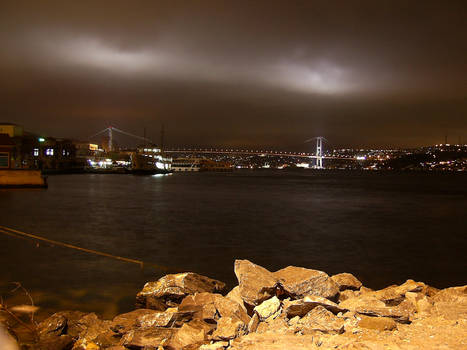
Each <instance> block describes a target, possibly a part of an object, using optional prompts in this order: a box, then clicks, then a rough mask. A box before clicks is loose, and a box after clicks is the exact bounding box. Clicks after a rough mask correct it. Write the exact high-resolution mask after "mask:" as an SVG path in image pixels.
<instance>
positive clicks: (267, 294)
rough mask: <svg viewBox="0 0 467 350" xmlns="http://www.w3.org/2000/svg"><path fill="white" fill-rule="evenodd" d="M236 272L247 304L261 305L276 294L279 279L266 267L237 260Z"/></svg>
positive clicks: (241, 292)
mask: <svg viewBox="0 0 467 350" xmlns="http://www.w3.org/2000/svg"><path fill="white" fill-rule="evenodd" d="M234 271H235V275H236V276H237V280H238V287H239V292H240V296H241V298H242V299H243V301H244V302H245V303H246V304H249V305H252V306H256V305H259V304H261V303H262V302H263V301H264V300H266V299H269V298H271V297H272V296H274V295H275V294H276V287H277V278H276V277H274V275H273V274H272V273H271V272H270V271H268V270H266V269H265V268H264V267H261V266H259V265H256V264H253V263H252V262H251V261H248V260H235V267H234Z"/></svg>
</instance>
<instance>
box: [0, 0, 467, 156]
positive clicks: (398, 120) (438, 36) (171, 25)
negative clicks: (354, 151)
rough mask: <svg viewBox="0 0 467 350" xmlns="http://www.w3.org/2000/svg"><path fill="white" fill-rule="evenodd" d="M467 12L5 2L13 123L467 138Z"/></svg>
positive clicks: (178, 132)
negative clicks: (466, 23) (466, 19)
mask: <svg viewBox="0 0 467 350" xmlns="http://www.w3.org/2000/svg"><path fill="white" fill-rule="evenodd" d="M466 9H467V5H466V4H465V2H464V1H449V2H441V1H423V2H422V1H420V2H407V1H391V2H386V1H346V2H342V1H279V2H274V3H271V2H270V1H235V2H228V1H209V0H203V1H139V2H129V1H99V2H95V1H79V2H63V1H40V2H31V1H6V2H2V11H0V43H1V44H2V51H1V53H0V94H1V96H2V103H1V104H0V112H1V114H2V117H1V118H0V120H1V121H8V122H14V123H19V124H22V125H24V126H25V128H26V129H27V130H30V131H33V132H41V133H45V134H49V135H54V136H64V137H74V138H81V139H85V138H86V137H87V136H88V135H92V134H94V133H95V132H97V131H98V130H100V129H103V128H105V127H106V126H108V125H110V124H112V125H115V126H117V127H119V128H121V129H124V130H127V131H129V132H131V133H136V134H142V132H143V129H144V128H146V130H147V132H148V135H149V136H151V137H153V138H154V139H156V140H157V138H158V136H157V135H158V133H159V129H160V125H161V123H164V124H165V125H166V130H167V142H168V144H170V145H200V146H202V145H226V146H230V145H232V146H243V145H245V146H249V145H258V146H259V145H265V146H266V145H267V146H275V147H276V148H284V149H297V150H298V149H304V148H303V147H307V145H304V144H303V141H304V140H306V139H308V138H310V137H313V136H317V135H323V136H325V137H326V138H327V139H328V140H330V142H332V144H333V145H336V146H337V145H338V146H357V147H359V146H363V145H367V146H416V145H423V144H430V143H437V142H441V141H443V140H444V137H445V135H448V137H450V138H451V140H452V142H457V141H458V140H459V139H464V140H467V99H466V95H467V65H466V62H467V60H466V57H467V30H466V25H465V18H466V16H467V11H466Z"/></svg>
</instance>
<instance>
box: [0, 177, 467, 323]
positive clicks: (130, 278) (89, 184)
mask: <svg viewBox="0 0 467 350" xmlns="http://www.w3.org/2000/svg"><path fill="white" fill-rule="evenodd" d="M466 180H467V177H466V176H465V175H462V174H413V173H404V174H398V173H384V174H382V173H362V172H326V171H323V172H311V171H302V172H282V171H277V172H274V171H257V172H250V171H246V172H234V173H217V174H215V173H200V174H174V175H170V176H161V177H137V176H132V175H68V176H53V177H49V188H48V189H47V190H7V191H0V224H1V225H4V226H8V227H12V228H16V229H20V230H22V231H25V232H29V233H35V234H39V235H42V236H45V237H47V238H50V239H55V240H59V241H63V242H67V243H71V244H76V245H79V246H82V247H85V248H90V249H96V250H100V251H104V252H108V253H111V254H115V255H120V256H124V257H129V258H134V259H140V260H143V261H145V262H148V263H149V262H150V263H155V264H158V265H162V266H166V267H167V268H168V269H169V270H170V271H179V270H183V271H195V272H198V273H201V274H205V275H207V276H210V277H213V278H217V279H220V280H223V281H225V282H227V283H228V284H229V285H230V286H232V285H233V284H234V283H235V276H234V274H233V262H234V260H235V259H236V258H246V259H250V260H252V261H254V262H256V263H258V264H260V265H263V266H265V267H267V268H268V269H271V270H275V269H279V268H282V267H284V266H287V265H298V266H304V267H309V268H314V269H320V270H324V271H326V272H328V273H329V274H334V273H338V272H343V271H347V272H351V273H353V274H355V275H356V276H358V277H359V278H360V279H361V280H362V282H363V283H364V284H365V285H367V286H369V287H373V288H380V287H384V286H386V285H388V284H393V283H400V282H403V281H405V280H406V279H407V278H412V279H415V280H421V281H425V282H427V283H429V284H431V285H434V286H437V287H445V286H452V285H456V284H457V285H459V284H467V280H466V276H467V274H466V270H467V269H466V266H467V260H466V258H465V252H466V251H467V229H466V227H467V225H466V219H465V217H466V212H467V186H466V183H467V181H466ZM0 264H1V267H2V268H1V273H0V282H1V283H3V284H5V283H6V282H8V281H21V282H22V283H23V285H24V286H26V287H27V288H28V289H29V290H31V291H32V292H33V294H34V296H35V298H36V299H37V300H36V302H38V303H39V304H41V305H43V306H45V307H47V308H49V309H51V310H56V309H62V308H65V307H66V308H70V307H71V308H77V309H81V310H97V311H99V312H101V313H103V314H104V315H108V316H109V315H113V314H115V313H117V312H122V311H126V310H129V309H131V307H132V306H133V303H134V296H135V294H136V292H137V291H138V290H139V289H140V288H141V287H142V285H143V284H144V282H145V281H147V280H151V279H156V278H158V277H160V276H161V275H162V274H164V272H163V271H161V270H158V269H155V268H153V267H149V266H146V267H145V268H144V269H143V270H141V269H140V268H139V267H138V266H137V265H133V264H129V263H125V262H119V261H115V260H110V259H107V258H104V257H99V256H94V255H90V254H86V253H82V252H77V251H74V250H70V249H66V248H59V247H52V246H50V245H47V244H42V243H41V244H40V245H39V246H37V245H36V243H35V242H32V241H29V240H22V239H17V238H13V237H9V236H5V235H1V234H0Z"/></svg>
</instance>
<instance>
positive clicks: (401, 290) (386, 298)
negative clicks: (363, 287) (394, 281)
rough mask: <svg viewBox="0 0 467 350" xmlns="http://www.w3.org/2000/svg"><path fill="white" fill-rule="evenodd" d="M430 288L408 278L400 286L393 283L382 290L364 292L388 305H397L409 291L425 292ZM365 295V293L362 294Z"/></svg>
mask: <svg viewBox="0 0 467 350" xmlns="http://www.w3.org/2000/svg"><path fill="white" fill-rule="evenodd" d="M427 290H428V286H427V285H426V284H425V283H422V282H415V281H413V280H407V281H406V282H405V283H403V284H401V285H400V286H397V285H393V286H389V287H386V288H384V289H381V290H377V291H371V292H366V293H364V294H365V295H366V296H369V295H372V296H374V297H375V298H376V299H378V300H381V301H383V302H384V303H385V304H386V306H397V305H399V304H400V303H401V302H402V301H403V300H404V299H405V294H406V293H408V292H417V293H418V292H424V291H427ZM362 295H363V294H362Z"/></svg>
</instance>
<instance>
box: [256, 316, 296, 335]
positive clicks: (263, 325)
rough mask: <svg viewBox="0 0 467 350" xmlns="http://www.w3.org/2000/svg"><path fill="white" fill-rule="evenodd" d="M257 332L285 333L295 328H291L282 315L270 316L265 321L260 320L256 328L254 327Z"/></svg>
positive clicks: (292, 331) (291, 331)
mask: <svg viewBox="0 0 467 350" xmlns="http://www.w3.org/2000/svg"><path fill="white" fill-rule="evenodd" d="M256 332H257V333H273V334H287V333H294V332H295V329H292V328H290V327H289V325H288V324H287V322H286V320H285V318H284V317H282V315H281V317H276V318H274V319H273V318H272V317H270V318H269V319H267V320H266V321H265V322H260V324H259V325H258V328H257V329H256Z"/></svg>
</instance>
